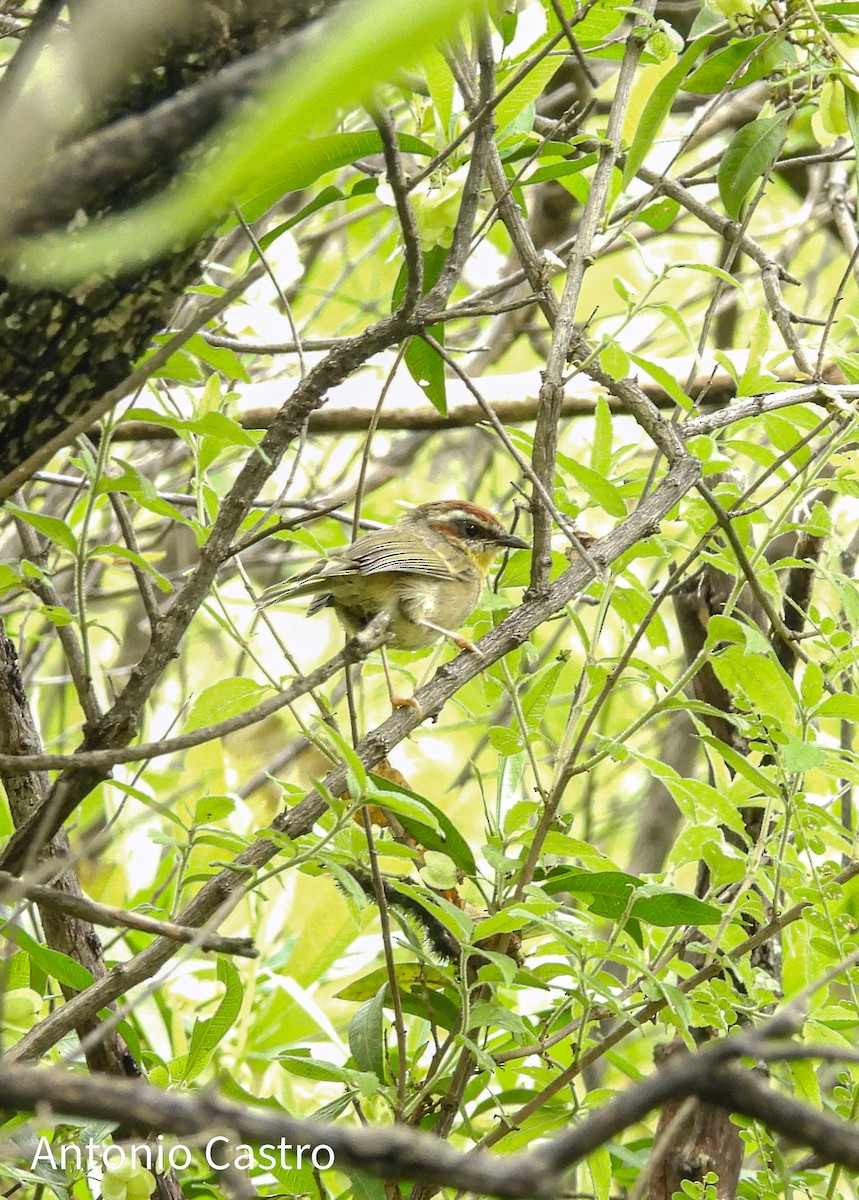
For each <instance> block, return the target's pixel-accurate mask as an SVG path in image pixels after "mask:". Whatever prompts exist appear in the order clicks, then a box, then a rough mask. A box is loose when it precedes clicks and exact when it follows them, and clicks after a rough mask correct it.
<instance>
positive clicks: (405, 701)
mask: <svg viewBox="0 0 859 1200" xmlns="http://www.w3.org/2000/svg"><path fill="white" fill-rule="evenodd" d="M391 708H393V710H394V712H396V710H397V709H398V708H413V709H414V710H415V712H416V713H417V714H418V716H419V717H423V715H424V710H423V709H422V708H421V706H420V704H418V702H417V700H415V698H414V696H391Z"/></svg>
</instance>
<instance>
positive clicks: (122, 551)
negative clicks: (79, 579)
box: [87, 542, 173, 592]
mask: <svg viewBox="0 0 859 1200" xmlns="http://www.w3.org/2000/svg"><path fill="white" fill-rule="evenodd" d="M87 558H90V559H94V558H106V559H121V560H124V561H125V562H129V563H133V564H134V566H135V567H137V568H138V569H139V570H140V571H143V572H144V574H146V575H149V576H150V577H151V578H152V579H153V580H154V582H155V586H156V587H157V588H158V589H159V590H160V591H162V592H172V591H173V584H172V583H171V582H170V580H169V579H167V577H166V576H164V575H162V574H161V572H160V571H157V570H156V569H155V567H154V566H153V565H152V563H151V562H149V560H148V559H146V558H144V557H143V555H142V554H138V553H137V552H136V551H134V550H129V549H128V547H127V546H120V545H119V544H118V543H117V542H107V543H105V544H103V545H100V546H93V548H92V550H90V552H89V554H88V555H87Z"/></svg>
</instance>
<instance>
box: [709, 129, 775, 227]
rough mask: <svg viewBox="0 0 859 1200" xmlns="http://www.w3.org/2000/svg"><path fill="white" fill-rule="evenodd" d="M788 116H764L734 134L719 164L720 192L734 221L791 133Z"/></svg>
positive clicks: (737, 218)
mask: <svg viewBox="0 0 859 1200" xmlns="http://www.w3.org/2000/svg"><path fill="white" fill-rule="evenodd" d="M787 126H788V118H787V117H786V116H785V115H784V114H781V113H780V114H779V115H778V116H775V117H762V118H760V119H759V120H757V121H752V122H751V124H749V125H744V126H743V128H742V129H740V130H738V131H737V133H735V134H734V136H733V137H732V138H731V141H730V144H729V146H728V148H727V150H726V151H725V153H724V154H723V155H722V161H721V162H720V164H719V170H718V175H717V179H718V184H719V195H720V196H721V198H722V203H723V204H724V206H725V212H726V213H727V214H728V216H729V217H730V219H731V220H732V221H738V220H739V219H740V212H741V211H742V208H743V204H744V202H745V199H746V197H747V196H748V194H749V192H750V191H751V189H752V187H753V185H754V184H755V183H757V182H758V180H760V179H761V178H762V177H763V176H764V175H765V174H766V173H767V171H768V170H769V169H770V167H771V166H772V164H773V163H774V162H775V160H776V158H777V156H778V153H779V151H780V150H781V148H782V145H783V143H784V139H785V136H786V134H787Z"/></svg>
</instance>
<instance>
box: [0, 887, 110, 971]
mask: <svg viewBox="0 0 859 1200" xmlns="http://www.w3.org/2000/svg"><path fill="white" fill-rule="evenodd" d="M0 914H2V915H3V916H4V918H8V917H9V915H10V911H9V909H8V908H6V907H5V906H3V905H0ZM0 932H2V934H3V937H4V938H5V939H6V941H7V942H11V943H12V944H13V945H15V946H17V947H18V949H19V950H23V951H25V953H26V954H27V955H28V956H29V957H30V959H31V960H32V961H33V962H34V963H35V964H36V966H37V967H39V968H40V969H41V970H42V971H44V973H45V974H46V975H50V977H51V978H52V979H56V980H57V982H58V983H62V984H65V986H66V987H70V988H74V989H75V991H78V992H82V991H84V989H85V988H88V987H90V986H91V985H92V983H93V982H94V981H93V977H92V975H91V974H90V972H89V971H88V970H87V969H86V967H82V966H81V964H80V963H79V962H76V961H75V960H74V959H73V958H70V957H69V956H68V954H63V953H62V952H61V951H59V950H49V949H48V948H47V946H40V945H39V943H38V942H37V941H35V939H34V938H32V937H31V936H30V935H29V933H27V932H26V931H25V930H23V929H19V928H17V927H16V926H14V925H9V924H6V925H5V926H4V927H3V929H2V931H0Z"/></svg>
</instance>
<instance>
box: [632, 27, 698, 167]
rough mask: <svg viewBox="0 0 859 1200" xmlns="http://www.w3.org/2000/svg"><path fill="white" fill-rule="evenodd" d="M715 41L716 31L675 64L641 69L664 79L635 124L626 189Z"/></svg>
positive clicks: (640, 73)
mask: <svg viewBox="0 0 859 1200" xmlns="http://www.w3.org/2000/svg"><path fill="white" fill-rule="evenodd" d="M713 40H714V38H713V35H712V34H708V35H707V36H706V37H701V38H696V39H695V41H694V42H692V43H691V45H690V46H689V47H688V48H687V49H686V51H685V52H684V53H683V54H682V55H681V57H680V58H679V59H678V60H677V63H676V65H675V66H673V67H671V66H670V63H669V64H662V63H660V64H658V65H657V66H653V67H645V68H644V69H643V71H641V72H639V79H646V74H647V72H653V73H654V75H656V74H657V73H658V74H659V76H661V78H659V79H658V81H657V83H656V85H655V87H653V89H652V91H651V92H650V95H649V96H648V98H647V100H646V102H645V103H644V106H643V108H642V110H641V113H640V115H639V117H638V119H637V120H636V121H635V123H634V128H635V135H634V137H633V139H632V144H631V145H630V147H629V150H628V151H627V155H626V162H625V163H624V167H623V186H624V188H626V187H628V186H629V184H630V182H631V181H632V180H633V179H634V178H635V173H636V171H637V170H638V168H639V167H640V166H641V164H642V163H643V162H644V159H645V158H646V157H647V153H648V151H649V150H650V148H651V146H652V145H653V143H654V141H655V139H656V137H657V135H658V133H659V131H660V129H661V128H662V126H663V124H664V123H665V120H666V118H667V116H668V114H669V113H670V111H671V105H672V103H673V101H674V97H675V96H676V95H677V92H678V91H679V90H680V88H681V87H682V85H683V81H684V80H685V78H686V76H687V74H688V72H689V68H690V66H691V65H692V63H693V62H694V61H695V59H696V58H697V57H698V55H699V54H700V53H701V52H702V50H705V49H706V48H707V47H708V46H709V45H710V44H711V43H712V42H713ZM666 65H668V66H669V67H670V69H669V70H668V71H667V72H666V70H665V66H666ZM637 86H638V80H636V83H635V84H634V85H633V95H635V92H636V88H637Z"/></svg>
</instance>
